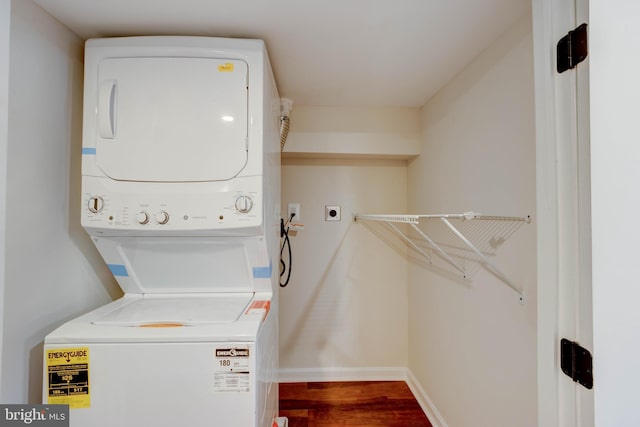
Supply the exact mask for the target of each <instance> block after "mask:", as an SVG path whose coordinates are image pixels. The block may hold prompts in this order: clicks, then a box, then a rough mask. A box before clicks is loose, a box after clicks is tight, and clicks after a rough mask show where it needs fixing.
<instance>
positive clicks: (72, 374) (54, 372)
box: [46, 347, 91, 409]
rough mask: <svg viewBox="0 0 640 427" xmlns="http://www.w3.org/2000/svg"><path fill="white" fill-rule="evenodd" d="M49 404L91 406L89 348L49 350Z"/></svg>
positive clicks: (77, 406) (72, 406) (73, 406)
mask: <svg viewBox="0 0 640 427" xmlns="http://www.w3.org/2000/svg"><path fill="white" fill-rule="evenodd" d="M46 358H47V376H48V384H49V398H48V400H47V403H49V404H66V405H69V407H70V408H72V409H73V408H89V407H90V406H91V400H90V393H89V348H88V347H79V348H61V349H56V350H47V354H46Z"/></svg>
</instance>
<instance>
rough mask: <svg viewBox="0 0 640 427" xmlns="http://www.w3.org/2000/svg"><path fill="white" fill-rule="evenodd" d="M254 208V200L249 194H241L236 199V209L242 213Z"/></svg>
mask: <svg viewBox="0 0 640 427" xmlns="http://www.w3.org/2000/svg"><path fill="white" fill-rule="evenodd" d="M251 208H253V200H252V199H251V197H249V196H240V197H238V198H237V199H236V210H237V211H238V212H240V213H247V212H249V211H250V210H251Z"/></svg>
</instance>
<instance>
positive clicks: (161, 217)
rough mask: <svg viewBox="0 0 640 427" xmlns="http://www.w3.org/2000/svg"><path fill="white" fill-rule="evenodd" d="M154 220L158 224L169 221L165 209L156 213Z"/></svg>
mask: <svg viewBox="0 0 640 427" xmlns="http://www.w3.org/2000/svg"><path fill="white" fill-rule="evenodd" d="M156 222H157V223H158V224H166V223H168V222H169V214H168V213H167V212H166V211H160V212H158V213H157V214H156Z"/></svg>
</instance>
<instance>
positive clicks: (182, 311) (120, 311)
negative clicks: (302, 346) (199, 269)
mask: <svg viewBox="0 0 640 427" xmlns="http://www.w3.org/2000/svg"><path fill="white" fill-rule="evenodd" d="M252 298H253V293H244V294H220V295H216V296H211V295H207V296H202V295H193V296H179V297H176V296H158V295H149V296H146V295H145V296H144V297H143V298H140V299H138V300H137V301H133V302H131V303H129V304H126V305H123V306H120V307H118V308H116V309H115V310H113V311H110V312H108V313H106V314H105V315H104V316H102V317H99V318H97V319H96V320H94V321H93V322H91V323H92V324H94V325H104V326H133V327H135V326H137V327H171V326H197V325H207V324H215V323H230V322H234V321H236V320H238V318H239V317H240V316H241V315H242V313H243V312H244V311H245V309H246V308H247V306H248V304H249V302H250V301H251V299H252Z"/></svg>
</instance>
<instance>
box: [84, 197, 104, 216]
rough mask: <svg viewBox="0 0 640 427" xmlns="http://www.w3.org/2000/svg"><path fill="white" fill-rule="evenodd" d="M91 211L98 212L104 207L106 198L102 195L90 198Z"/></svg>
mask: <svg viewBox="0 0 640 427" xmlns="http://www.w3.org/2000/svg"><path fill="white" fill-rule="evenodd" d="M88 206H89V212H92V213H98V212H100V211H101V210H102V208H104V199H103V198H102V197H100V196H93V197H91V198H90V199H89V203H88Z"/></svg>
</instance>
